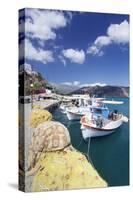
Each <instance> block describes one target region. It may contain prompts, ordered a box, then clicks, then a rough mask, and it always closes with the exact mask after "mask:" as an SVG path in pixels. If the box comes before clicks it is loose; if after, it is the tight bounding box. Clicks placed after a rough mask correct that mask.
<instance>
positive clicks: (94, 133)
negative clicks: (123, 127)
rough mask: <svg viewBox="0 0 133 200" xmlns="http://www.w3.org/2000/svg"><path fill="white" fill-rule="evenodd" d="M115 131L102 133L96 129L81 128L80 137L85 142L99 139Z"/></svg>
mask: <svg viewBox="0 0 133 200" xmlns="http://www.w3.org/2000/svg"><path fill="white" fill-rule="evenodd" d="M115 130H116V129H112V130H104V131H103V130H98V129H93V128H85V127H81V131H82V136H83V138H84V139H85V140H86V139H87V138H90V137H100V136H105V135H109V134H111V133H113V132H114V131H115Z"/></svg>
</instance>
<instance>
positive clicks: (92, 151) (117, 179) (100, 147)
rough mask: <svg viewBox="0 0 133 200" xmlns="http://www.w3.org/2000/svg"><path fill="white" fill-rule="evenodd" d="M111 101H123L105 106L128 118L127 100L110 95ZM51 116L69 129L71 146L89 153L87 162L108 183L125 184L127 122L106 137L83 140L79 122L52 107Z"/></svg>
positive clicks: (127, 156) (111, 184) (127, 175)
mask: <svg viewBox="0 0 133 200" xmlns="http://www.w3.org/2000/svg"><path fill="white" fill-rule="evenodd" d="M113 100H116V101H124V104H122V105H108V107H109V109H111V110H114V109H118V111H120V112H122V113H123V114H124V115H126V116H127V117H128V118H129V99H128V98H113ZM53 115H54V119H55V120H56V121H59V122H61V123H63V124H64V125H65V126H66V127H67V128H68V129H69V132H70V135H71V141H72V145H73V146H74V147H75V148H76V149H78V150H79V151H81V152H83V153H85V154H89V157H90V158H91V162H92V163H93V165H94V166H95V168H96V169H97V171H98V172H99V173H100V175H101V176H102V177H103V178H104V179H105V180H106V181H107V182H108V185H109V186H124V185H128V184H129V122H128V123H123V125H122V126H121V127H120V128H119V129H118V130H117V131H116V132H114V133H112V134H110V135H108V136H103V137H98V138H91V140H90V141H89V140H88V141H84V140H83V138H82V135H81V130H80V122H79V121H69V120H68V119H67V116H66V115H65V114H63V113H61V111H60V110H59V109H56V110H55V111H54V113H53ZM89 144H90V145H89ZM88 147H89V148H88Z"/></svg>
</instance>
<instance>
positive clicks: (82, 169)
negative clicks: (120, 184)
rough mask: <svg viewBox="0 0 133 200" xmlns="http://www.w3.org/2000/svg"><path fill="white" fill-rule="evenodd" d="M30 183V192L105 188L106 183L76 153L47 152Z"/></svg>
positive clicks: (79, 154)
mask: <svg viewBox="0 0 133 200" xmlns="http://www.w3.org/2000/svg"><path fill="white" fill-rule="evenodd" d="M39 162H40V169H39V170H38V172H37V173H36V175H35V176H34V178H33V182H32V191H33V192H39V191H46V190H64V189H80V188H93V187H107V183H106V182H105V181H104V180H103V179H102V178H101V177H100V176H99V174H98V172H97V171H96V170H95V169H94V168H93V167H92V165H91V164H90V163H89V162H88V160H87V159H86V157H85V156H84V155H83V154H82V153H80V152H77V151H71V150H64V151H56V152H47V153H45V154H44V157H43V156H42V159H40V161H39Z"/></svg>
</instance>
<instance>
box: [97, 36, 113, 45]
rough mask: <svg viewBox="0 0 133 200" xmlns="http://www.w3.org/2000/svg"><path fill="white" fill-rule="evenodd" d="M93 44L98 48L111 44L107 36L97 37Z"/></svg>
mask: <svg viewBox="0 0 133 200" xmlns="http://www.w3.org/2000/svg"><path fill="white" fill-rule="evenodd" d="M94 44H95V45H96V46H99V47H102V46H107V45H109V44H111V39H110V38H109V37H108V36H104V35H102V36H99V37H97V39H96V40H95V42H94Z"/></svg>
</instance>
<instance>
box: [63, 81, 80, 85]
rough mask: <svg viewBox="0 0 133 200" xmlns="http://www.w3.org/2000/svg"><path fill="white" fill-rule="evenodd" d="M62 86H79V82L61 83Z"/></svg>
mask: <svg viewBox="0 0 133 200" xmlns="http://www.w3.org/2000/svg"><path fill="white" fill-rule="evenodd" d="M62 84H63V85H69V86H80V82H79V81H73V82H63V83H62Z"/></svg>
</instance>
